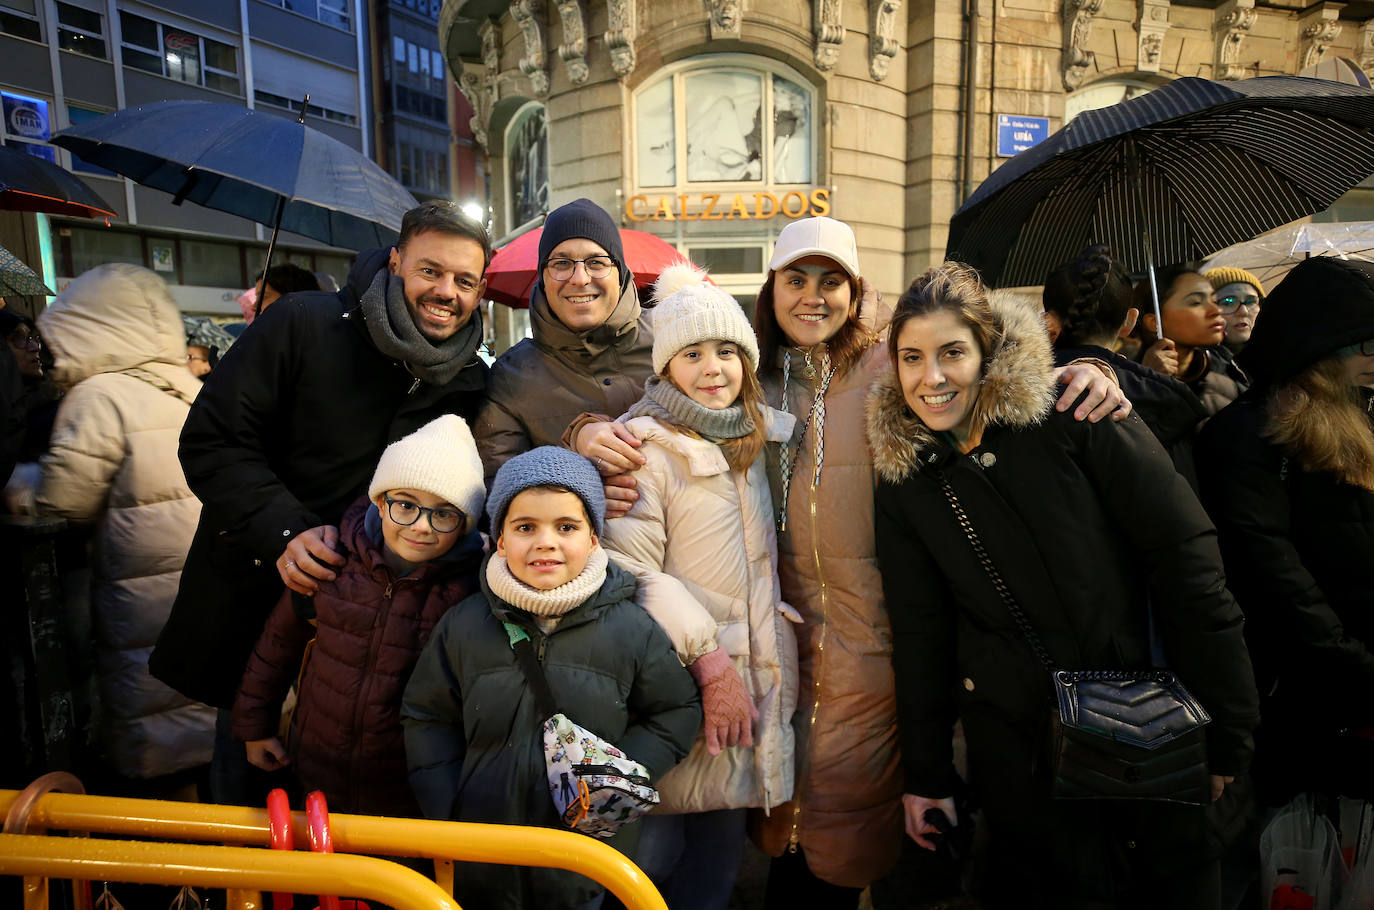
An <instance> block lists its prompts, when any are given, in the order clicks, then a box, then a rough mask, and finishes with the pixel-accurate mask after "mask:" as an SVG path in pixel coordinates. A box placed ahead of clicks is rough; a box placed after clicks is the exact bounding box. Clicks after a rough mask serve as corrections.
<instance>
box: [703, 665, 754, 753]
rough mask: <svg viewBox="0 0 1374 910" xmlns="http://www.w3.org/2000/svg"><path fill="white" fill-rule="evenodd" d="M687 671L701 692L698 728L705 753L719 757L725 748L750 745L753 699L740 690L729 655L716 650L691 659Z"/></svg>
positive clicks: (741, 682)
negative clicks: (700, 727)
mask: <svg viewBox="0 0 1374 910" xmlns="http://www.w3.org/2000/svg"><path fill="white" fill-rule="evenodd" d="M687 672H688V673H691V674H692V678H693V679H695V680H696V681H697V688H699V689H700V690H701V713H702V714H703V715H704V716H703V718H702V728H703V729H704V730H705V731H706V751H707V752H710V753H711V754H712V755H719V754H720V750H721V749H722V748H723V747H725V746H735V745H739V746H744V747H745V748H749V747H751V746H753V745H754V727H753V722H754V721H756V720H758V719H759V710H758V708H755V707H754V699H753V698H751V697H750V696H749V690H748V689H746V688H744V680H742V679H740V678H739V674H738V673H736V672H735V668H734V667H733V666H732V665H731V664H730V655H728V654H726V653H725V649H724V648H717V649H716V650H714V651H712V652H710V653H709V654H703V655H702V656H701V657H698V658H697V659H696V660H694V661H693V662H692V663H691V664H690V665H689V666H688V667H687Z"/></svg>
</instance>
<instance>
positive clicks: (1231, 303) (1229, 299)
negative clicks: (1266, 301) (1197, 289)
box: [1217, 294, 1261, 315]
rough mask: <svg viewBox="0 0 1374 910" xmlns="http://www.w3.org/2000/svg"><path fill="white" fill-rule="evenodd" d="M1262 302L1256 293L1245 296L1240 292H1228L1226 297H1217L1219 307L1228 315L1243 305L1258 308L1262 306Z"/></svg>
mask: <svg viewBox="0 0 1374 910" xmlns="http://www.w3.org/2000/svg"><path fill="white" fill-rule="evenodd" d="M1260 303H1261V300H1260V298H1259V297H1256V296H1255V295H1254V294H1245V295H1243V296H1242V295H1240V294H1227V295H1226V296H1225V297H1218V298H1217V307H1218V308H1219V309H1220V310H1221V311H1222V312H1223V313H1226V314H1227V315H1230V314H1231V313H1235V312H1237V311H1238V310H1240V308H1241V307H1249V308H1250V309H1252V310H1258V309H1259V308H1260Z"/></svg>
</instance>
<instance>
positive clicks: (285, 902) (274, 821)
mask: <svg viewBox="0 0 1374 910" xmlns="http://www.w3.org/2000/svg"><path fill="white" fill-rule="evenodd" d="M267 831H268V833H269V834H270V835H271V840H272V849H273V850H294V849H296V840H295V836H294V835H293V833H292V830H291V800H290V799H288V798H287V796H286V791H285V790H283V789H281V788H280V787H278V788H277V789H275V790H273V791H272V792H271V793H269V794H267ZM291 904H292V897H291V895H289V894H284V893H282V892H280V891H274V892H273V893H272V910H291Z"/></svg>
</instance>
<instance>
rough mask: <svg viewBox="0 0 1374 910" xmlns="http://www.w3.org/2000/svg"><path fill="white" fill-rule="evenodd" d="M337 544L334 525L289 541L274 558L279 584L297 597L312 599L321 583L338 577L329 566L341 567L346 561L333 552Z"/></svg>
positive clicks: (315, 529) (336, 531) (337, 532)
mask: <svg viewBox="0 0 1374 910" xmlns="http://www.w3.org/2000/svg"><path fill="white" fill-rule="evenodd" d="M338 543H339V529H338V528H336V527H335V526H334V525H320V526H318V527H314V528H308V529H307V530H304V531H302V532H301V533H299V534H297V535H296V536H295V537H294V538H292V540H291V542H290V543H289V544H287V545H286V549H285V550H283V551H282V554H281V555H280V556H278V557H277V573H278V574H279V575H281V580H282V583H283V584H285V585H286V586H287V587H288V588H290V589H291V590H292V591H295V592H296V593H297V594H305V595H307V596H310V595H313V594H314V593H315V592H316V591H318V590H319V587H320V582H322V581H333V580H334V579H335V578H337V577H338V575H337V573H335V572H334V571H333V570H332V569H330V568H329V567H330V566H342V565H343V564H344V563H345V562H347V560H346V559H345V558H344V556H343V554H342V553H339V552H337V551H336V550H335V549H334V548H335V547H336V546H338Z"/></svg>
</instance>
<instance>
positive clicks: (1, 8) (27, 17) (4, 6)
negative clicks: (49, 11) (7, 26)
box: [0, 0, 47, 43]
mask: <svg viewBox="0 0 1374 910" xmlns="http://www.w3.org/2000/svg"><path fill="white" fill-rule="evenodd" d="M42 8H43V4H42V3H41V2H37V0H35V2H34V4H33V12H29V11H28V10H26V9H18V8H16V7H14V6H12V5H11V4H10V3H7V2H3V0H0V12H3V13H5V14H6V15H10V16H16V17H18V18H19V19H22V20H24V21H26V22H32V23H33V25H34V28H35V29H37V30H38V34H37V36H35V37H30V36H28V35H20V34H16V33H15V32H11V31H5V30H3V29H0V35H8V36H9V37H11V38H18V39H19V40H20V41H37V42H40V43H42V42H43V40H44V37H45V35H46V33H47V30H46V29H45V28H44V27H43V26H44V22H43V18H44V17H43V16H42V15H41V14H40V13H39V10H41V9H42Z"/></svg>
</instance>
